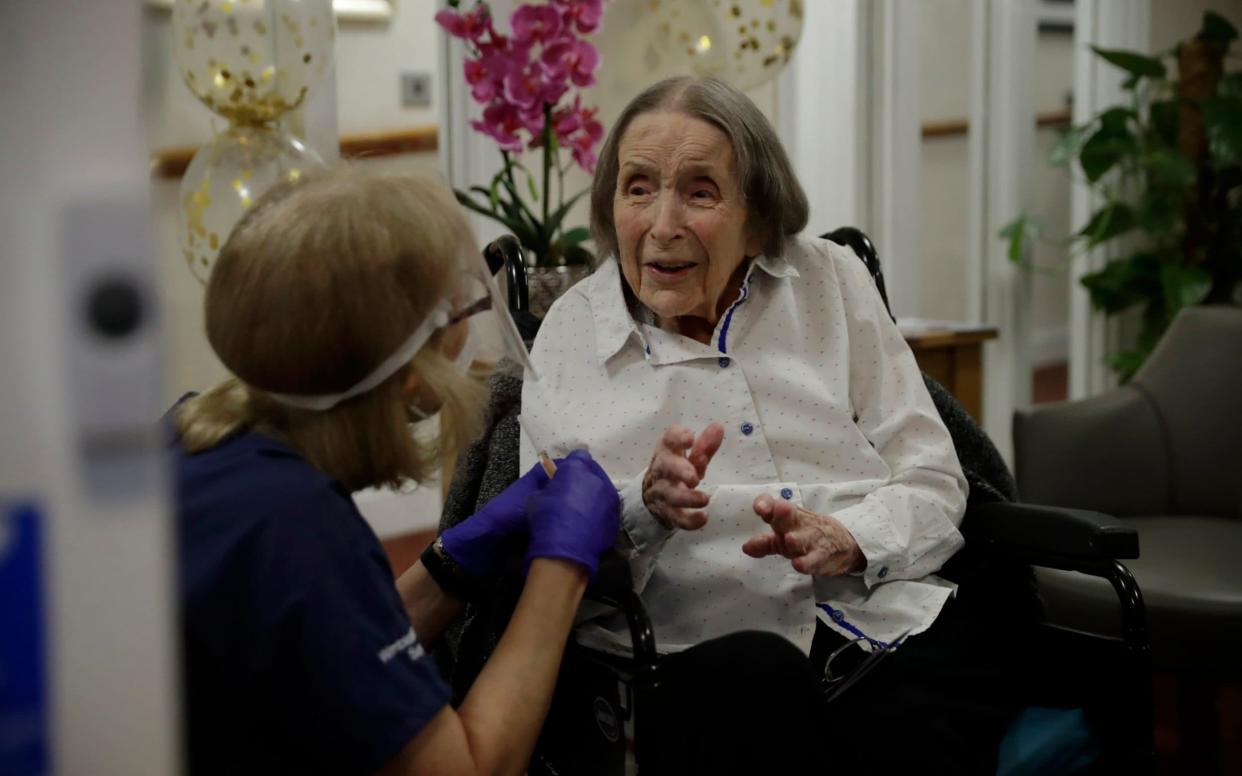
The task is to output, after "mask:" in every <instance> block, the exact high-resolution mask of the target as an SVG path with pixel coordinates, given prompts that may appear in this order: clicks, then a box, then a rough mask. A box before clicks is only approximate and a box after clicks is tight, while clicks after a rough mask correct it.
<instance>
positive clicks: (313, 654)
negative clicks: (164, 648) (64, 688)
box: [172, 432, 449, 774]
mask: <svg viewBox="0 0 1242 776" xmlns="http://www.w3.org/2000/svg"><path fill="white" fill-rule="evenodd" d="M172 459H173V462H174V467H175V475H176V488H177V490H176V495H177V517H178V524H179V541H180V546H179V550H180V561H181V563H180V569H179V572H180V585H181V587H180V595H181V624H182V629H183V636H184V643H183V649H184V666H183V670H184V673H185V677H184V680H185V688H186V698H187V700H186V707H187V709H188V715H187V727H188V739H189V741H188V745H189V757H190V772H191V773H194V774H207V773H210V774H218V773H230V774H232V773H249V772H262V773H299V774H303V773H332V774H346V773H370V772H373V771H375V770H376V769H378V768H380V767H382V766H383V765H385V764H386V763H387V762H388V761H389V760H391V759H392V758H393V757H394V756H395V755H396V754H397V752H398V751H399V750H400V749H401V747H403V746H404V745H405V744H406V743H407V742H409V741H410V740H411V739H412V738H414V736H415V735H417V734H418V732H419V731H420V730H421V729H422V728H423V727H424V726H425V725H426V724H427V723H428V722H429V721H430V720H431V718H432V717H433V716H435V715H436V714H437V713H438V712H439V711H440V710H441V709H443V708H444V706H445V705H446V704H447V703H448V702H449V688H448V686H447V684H446V683H445V681H444V679H443V678H442V677H441V676H440V674H439V672H438V671H437V669H436V665H435V661H434V659H433V658H432V657H431V656H429V655H427V654H426V653H425V652H424V650H423V648H422V646H421V645H420V644H419V642H418V640H417V638H416V637H415V635H414V631H413V630H412V629H411V627H410V622H409V619H408V618H407V617H406V614H405V610H404V608H403V607H402V604H401V600H400V598H399V596H398V595H397V590H396V587H395V585H394V583H393V578H392V573H391V571H390V570H389V566H388V563H387V562H386V561H385V556H384V553H383V549H382V548H381V547H380V543H379V540H378V539H377V538H376V536H375V533H374V532H373V531H372V530H371V528H370V526H369V525H368V524H367V523H366V521H365V520H364V519H363V518H362V515H360V514H359V513H358V510H357V508H356V507H355V506H354V503H353V500H352V499H351V498H350V496H349V493H348V492H346V491H345V489H344V488H343V487H342V486H341V485H340V484H339V483H337V482H336V481H334V480H333V479H332V478H330V477H328V476H327V475H325V474H323V473H322V472H320V471H318V470H316V469H315V468H314V467H312V466H311V465H310V464H308V463H307V462H306V461H305V460H303V459H302V458H300V457H299V456H298V455H297V454H296V453H294V452H293V451H292V450H291V449H290V448H288V447H287V446H285V445H283V444H281V443H279V442H277V441H275V440H273V439H271V438H269V437H266V436H264V435H262V434H258V433H254V432H251V433H247V434H243V435H239V436H237V437H234V438H233V439H230V440H228V441H226V442H223V443H221V444H219V445H216V446H215V447H214V448H212V449H210V450H206V451H203V452H201V453H198V454H196V455H189V454H187V453H186V452H185V450H184V449H182V447H181V445H180V444H179V442H178V441H177V440H176V439H174V440H173V442H172Z"/></svg>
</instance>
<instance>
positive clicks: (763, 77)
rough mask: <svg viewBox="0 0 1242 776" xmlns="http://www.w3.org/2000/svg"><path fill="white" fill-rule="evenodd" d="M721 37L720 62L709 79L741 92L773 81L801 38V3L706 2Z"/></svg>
mask: <svg viewBox="0 0 1242 776" xmlns="http://www.w3.org/2000/svg"><path fill="white" fill-rule="evenodd" d="M706 2H708V4H709V5H710V6H711V9H712V13H713V15H715V17H716V19H717V21H718V24H719V28H720V30H721V32H722V36H721V38H720V39H719V40H718V41H713V45H715V46H719V48H720V52H721V59H722V60H723V62H721V63H720V64H718V65H717V66H716V68H714V70H713V72H711V73H710V75H715V76H719V77H720V78H723V79H724V80H726V81H728V82H729V83H731V84H733V85H734V86H736V87H737V88H739V89H742V90H743V91H745V90H749V89H754V88H755V87H756V86H761V85H763V84H765V83H767V82H768V81H770V80H772V79H773V78H775V77H776V76H777V74H779V73H780V72H781V70H782V69H784V67H785V65H786V64H787V63H788V62H789V58H790V57H791V56H793V52H794V49H795V48H796V47H797V45H798V41H799V39H801V37H802V21H803V17H804V16H805V6H804V5H803V0H706Z"/></svg>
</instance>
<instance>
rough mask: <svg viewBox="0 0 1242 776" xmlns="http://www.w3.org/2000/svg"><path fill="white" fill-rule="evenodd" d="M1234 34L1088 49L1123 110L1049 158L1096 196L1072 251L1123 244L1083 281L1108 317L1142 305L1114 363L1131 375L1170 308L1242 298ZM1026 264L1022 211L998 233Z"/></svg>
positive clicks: (1072, 135)
mask: <svg viewBox="0 0 1242 776" xmlns="http://www.w3.org/2000/svg"><path fill="white" fill-rule="evenodd" d="M1237 37H1238V33H1237V30H1236V29H1235V28H1234V27H1233V25H1232V24H1230V23H1229V22H1228V21H1227V20H1226V19H1225V18H1224V17H1222V16H1220V15H1218V14H1216V13H1213V12H1211V11H1209V12H1207V13H1206V14H1204V17H1203V26H1202V29H1200V30H1199V32H1198V33H1197V34H1196V35H1195V36H1194V37H1193V38H1191V39H1189V40H1186V41H1183V42H1182V43H1180V44H1179V45H1178V46H1176V47H1175V48H1174V49H1173V50H1171V51H1168V52H1164V53H1161V54H1159V55H1157V56H1147V55H1145V54H1140V53H1136V52H1132V51H1120V50H1109V49H1101V48H1095V47H1093V51H1094V52H1095V53H1096V54H1097V55H1098V56H1100V57H1101V58H1103V59H1104V60H1105V61H1107V62H1109V63H1110V64H1112V65H1115V66H1116V67H1119V68H1121V69H1122V70H1124V71H1125V72H1126V73H1128V76H1127V77H1126V80H1125V81H1124V82H1123V84H1122V86H1123V88H1124V90H1125V92H1126V94H1127V100H1126V102H1125V104H1121V105H1115V106H1113V107H1110V108H1108V109H1107V110H1104V111H1103V112H1101V113H1100V114H1099V115H1097V116H1095V117H1093V118H1092V119H1091V120H1090V121H1088V122H1087V123H1085V124H1083V125H1081V126H1076V127H1071V128H1069V129H1068V130H1067V131H1066V132H1065V133H1064V134H1063V135H1062V137H1061V138H1060V140H1059V141H1058V142H1057V143H1056V144H1055V145H1054V146H1053V148H1052V151H1051V152H1050V154H1049V162H1050V163H1051V164H1053V165H1056V166H1072V165H1073V164H1074V163H1075V162H1076V163H1077V167H1078V168H1079V170H1080V171H1081V173H1082V176H1083V178H1084V179H1085V181H1086V184H1087V185H1088V186H1089V187H1090V188H1091V189H1092V191H1094V192H1095V193H1096V194H1097V195H1098V196H1099V198H1100V200H1101V201H1102V203H1103V204H1102V205H1101V206H1100V208H1099V209H1098V210H1096V211H1095V213H1094V214H1092V216H1091V217H1090V219H1088V221H1087V224H1086V225H1085V226H1083V227H1082V229H1080V230H1079V231H1078V232H1077V233H1075V234H1074V235H1072V236H1071V237H1069V238H1068V239H1069V242H1070V243H1071V244H1072V245H1074V246H1075V248H1074V249H1075V250H1090V249H1093V248H1095V247H1097V246H1099V245H1103V244H1106V243H1111V242H1113V241H1119V242H1118V244H1119V245H1120V246H1121V247H1122V250H1120V251H1119V253H1120V255H1119V256H1118V257H1116V258H1113V259H1111V260H1110V261H1109V262H1108V263H1107V264H1106V265H1105V266H1104V267H1103V268H1102V269H1101V270H1099V271H1098V272H1093V273H1090V274H1088V275H1085V276H1083V278H1082V280H1081V282H1082V284H1083V286H1085V287H1086V289H1087V291H1088V292H1089V293H1090V296H1091V303H1092V306H1093V307H1095V308H1096V309H1097V310H1100V311H1101V312H1103V313H1104V314H1105V315H1116V314H1119V313H1121V312H1123V311H1126V310H1130V309H1132V308H1136V307H1138V308H1141V313H1142V320H1141V326H1140V329H1139V332H1138V336H1137V340H1136V342H1135V343H1134V345H1133V347H1130V348H1128V349H1126V350H1124V351H1123V352H1121V353H1119V354H1117V355H1116V356H1114V357H1113V358H1112V360H1111V364H1110V365H1111V366H1112V368H1113V369H1114V370H1115V371H1116V372H1117V373H1118V374H1119V375H1120V376H1121V378H1122V379H1123V380H1125V379H1128V378H1129V377H1130V376H1131V375H1133V374H1134V372H1135V371H1136V370H1137V369H1138V367H1139V366H1140V365H1141V364H1142V363H1143V360H1144V359H1145V358H1146V357H1147V355H1148V354H1149V353H1150V352H1151V350H1152V348H1153V347H1154V346H1155V344H1156V342H1157V341H1158V340H1159V339H1160V336H1161V335H1162V334H1163V333H1164V331H1165V329H1166V328H1167V327H1168V325H1169V323H1170V321H1172V319H1173V317H1174V315H1176V314H1177V312H1178V310H1180V309H1182V308H1183V307H1186V306H1189V305H1196V304H1237V303H1239V290H1240V288H1239V280H1240V279H1242V72H1240V71H1237V70H1234V71H1232V72H1226V69H1225V65H1226V60H1227V55H1228V53H1229V49H1230V47H1231V45H1232V44H1233V42H1234V40H1236V39H1237ZM1001 236H1002V237H1006V238H1008V239H1009V258H1010V259H1012V260H1013V261H1016V262H1019V263H1022V264H1025V265H1027V266H1030V262H1029V261H1028V260H1027V256H1028V255H1029V250H1028V249H1029V247H1030V246H1029V242H1030V241H1031V240H1033V239H1039V238H1040V237H1041V236H1042V225H1041V224H1040V223H1039V222H1038V221H1037V219H1034V218H1032V217H1030V216H1026V215H1024V216H1022V217H1019V218H1018V219H1016V220H1015V221H1013V222H1012V223H1010V224H1008V225H1007V226H1006V227H1005V229H1004V230H1002V232H1001Z"/></svg>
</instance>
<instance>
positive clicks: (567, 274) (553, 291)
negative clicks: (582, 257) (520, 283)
mask: <svg viewBox="0 0 1242 776" xmlns="http://www.w3.org/2000/svg"><path fill="white" fill-rule="evenodd" d="M590 274H591V265H589V264H571V265H568V266H559V267H527V268H526V284H527V287H528V288H529V290H530V311H531V312H532V313H534V314H535V315H537V316H539V317H540V318H542V317H544V316H545V315H547V314H548V308H550V307H551V306H552V303H553V302H555V301H556V300H557V297H559V296H560V295H561V294H563V293H565V292H566V291H568V290H569V289H570V288H571V287H572V286H573V285H574V284H575V283H577V282H578V281H580V280H582V279H583V278H585V277H586V276H588V275H590Z"/></svg>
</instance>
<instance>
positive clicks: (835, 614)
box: [831, 609, 845, 622]
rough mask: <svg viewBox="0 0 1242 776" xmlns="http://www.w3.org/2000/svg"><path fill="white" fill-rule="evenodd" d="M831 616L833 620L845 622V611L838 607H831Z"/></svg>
mask: <svg viewBox="0 0 1242 776" xmlns="http://www.w3.org/2000/svg"><path fill="white" fill-rule="evenodd" d="M831 617H832V621H833V622H845V612H843V611H841V610H840V609H833V610H832V615H831Z"/></svg>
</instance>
